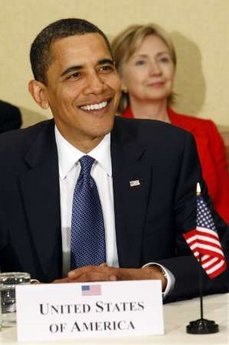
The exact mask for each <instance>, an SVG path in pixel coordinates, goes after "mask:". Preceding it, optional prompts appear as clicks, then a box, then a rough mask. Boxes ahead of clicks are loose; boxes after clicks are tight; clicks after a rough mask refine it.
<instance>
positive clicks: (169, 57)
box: [112, 24, 229, 223]
mask: <svg viewBox="0 0 229 345" xmlns="http://www.w3.org/2000/svg"><path fill="white" fill-rule="evenodd" d="M112 50H113V54H114V60H115V62H116V67H117V69H118V72H119V74H120V77H121V82H122V96H121V100H120V104H119V113H120V114H121V115H122V116H124V117H127V118H142V119H153V120H160V121H164V122H167V123H171V124H173V125H175V126H178V127H181V128H183V129H185V130H187V131H189V132H191V133H192V134H193V135H194V137H195V140H196V144H197V150H198V154H199V158H200V162H201V166H202V172H203V176H204V179H205V181H206V184H207V186H208V190H209V194H210V196H211V198H212V201H213V203H214V206H215V208H216V210H217V211H218V213H219V215H220V216H221V217H222V218H223V219H224V220H225V221H226V222H227V223H229V173H228V170H227V162H226V156H225V147H224V143H223V140H222V138H221V136H220V134H219V132H218V130H217V128H216V125H215V124H214V123H213V121H211V120H205V119H199V118H196V117H192V116H188V115H183V114H177V113H176V112H175V111H174V110H173V109H172V108H171V105H172V104H173V101H174V94H173V92H172V89H173V83H174V76H175V69H176V52H175V48H174V45H173V43H172V41H171V39H170V38H169V36H168V34H167V33H166V32H165V31H164V30H163V29H162V28H160V27H159V26H157V25H154V24H148V25H132V26H130V27H128V28H127V29H126V30H124V31H123V32H121V33H120V34H119V35H118V36H116V37H115V38H114V40H113V42H112ZM165 140H166V138H165Z"/></svg>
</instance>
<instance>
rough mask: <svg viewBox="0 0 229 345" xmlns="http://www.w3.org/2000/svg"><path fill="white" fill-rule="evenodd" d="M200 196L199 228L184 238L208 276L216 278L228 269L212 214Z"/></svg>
mask: <svg viewBox="0 0 229 345" xmlns="http://www.w3.org/2000/svg"><path fill="white" fill-rule="evenodd" d="M198 194H199V195H197V226H196V229H194V230H191V231H189V232H187V233H185V234H184V238H185V240H186V242H187V243H188V245H189V247H190V248H191V250H192V252H193V254H194V256H195V257H196V258H197V260H198V261H199V262H200V264H201V266H202V267H203V269H204V270H205V271H206V273H207V275H208V276H209V277H210V278H215V277H217V276H218V275H220V274H221V273H222V272H223V271H224V270H225V269H226V266H227V264H226V260H225V256H224V253H223V251H222V247H221V243H220V240H219V236H218V234H217V230H216V227H215V224H214V220H213V218H212V215H211V212H210V210H209V209H208V207H207V205H206V203H205V201H204V199H203V197H202V196H201V195H200V193H198Z"/></svg>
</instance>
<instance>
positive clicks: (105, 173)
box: [55, 127, 118, 275]
mask: <svg viewBox="0 0 229 345" xmlns="http://www.w3.org/2000/svg"><path fill="white" fill-rule="evenodd" d="M55 136H56V143H57V151H58V160H59V182H60V212H61V231H62V249H63V274H64V275H66V273H67V272H69V270H70V243H71V217H72V201H73V193H74V188H75V184H76V182H77V179H78V177H79V174H80V169H81V167H80V163H79V159H80V158H81V157H82V156H84V155H85V153H83V152H81V151H79V150H78V149H76V148H75V147H74V146H72V145H71V144H70V143H69V142H68V141H67V140H66V139H65V138H64V137H63V136H62V135H61V134H60V132H59V130H58V129H57V127H55ZM88 155H89V156H91V157H93V158H94V159H95V162H94V163H93V166H92V168H91V175H92V177H93V178H94V180H95V182H96V185H97V189H98V193H99V197H100V202H101V206H102V210H103V220H104V227H105V239H106V258H107V260H106V262H107V265H108V266H114V267H118V255H117V246H116V232H115V219H114V197H113V185H112V167H111V155H110V134H107V135H106V136H105V137H104V139H103V140H102V141H101V143H100V144H99V145H98V146H96V147H95V148H94V149H93V150H92V151H91V152H89V153H88Z"/></svg>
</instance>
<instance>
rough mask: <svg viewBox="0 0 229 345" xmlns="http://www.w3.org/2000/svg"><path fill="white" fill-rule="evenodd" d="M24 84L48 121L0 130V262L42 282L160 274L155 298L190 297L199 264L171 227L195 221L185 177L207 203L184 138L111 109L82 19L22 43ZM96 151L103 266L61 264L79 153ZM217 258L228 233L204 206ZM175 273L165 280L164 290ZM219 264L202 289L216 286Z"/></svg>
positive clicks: (102, 47)
mask: <svg viewBox="0 0 229 345" xmlns="http://www.w3.org/2000/svg"><path fill="white" fill-rule="evenodd" d="M30 58H31V64H32V69H33V73H34V80H32V81H31V82H30V83H29V90H30V92H31V94H32V96H33V98H34V99H35V101H36V102H37V103H38V104H39V105H40V106H41V107H42V108H43V109H46V108H48V107H50V108H51V110H52V113H53V117H54V120H48V121H45V122H41V123H39V124H37V125H34V126H32V127H30V128H26V129H23V130H19V131H16V132H15V131H14V132H13V133H9V134H4V135H2V136H1V138H0V266H1V270H2V271H12V270H15V271H17V270H18V271H27V272H30V273H31V275H32V277H33V278H37V279H39V280H41V281H43V282H51V281H54V280H55V281H56V282H68V281H81V282H82V281H97V280H101V281H102V280H125V279H126V280H128V279H161V281H162V288H163V290H165V291H166V294H167V297H166V298H167V301H172V300H177V299H183V298H189V297H193V296H196V295H198V272H199V264H198V262H197V260H196V259H195V258H194V257H193V255H192V254H191V251H190V250H189V248H188V246H187V245H186V243H185V241H184V239H183V236H182V234H183V233H184V232H187V231H189V230H191V229H193V228H195V226H196V195H195V189H196V184H197V182H200V184H201V187H202V194H203V196H204V197H205V199H206V201H207V203H208V204H209V207H211V202H210V200H209V198H208V195H207V191H206V187H205V184H204V182H203V180H202V177H201V171H200V166H199V161H198V157H197V153H196V148H195V144H194V140H193V137H192V135H191V134H189V133H187V132H185V131H183V130H181V129H178V128H176V127H173V126H170V125H168V124H165V123H162V122H158V121H149V120H128V119H123V118H119V117H115V116H114V114H115V112H116V109H117V106H118V102H119V96H120V81H119V78H118V75H117V72H116V70H115V66H114V61H113V59H112V54H111V51H110V47H109V43H108V41H107V39H106V37H105V36H104V34H103V33H102V32H101V31H100V30H99V29H98V28H97V27H96V26H94V25H93V24H91V23H89V22H87V21H84V20H81V19H64V20H60V21H57V22H55V23H52V24H50V25H49V26H48V27H46V28H45V29H44V30H43V31H42V32H41V33H40V34H39V35H38V36H37V37H36V39H35V41H34V42H33V44H32V47H31V54H30ZM85 154H86V155H91V156H92V157H93V158H95V159H96V163H95V164H94V165H93V169H92V170H93V171H91V175H93V174H94V175H93V176H94V179H95V181H96V184H97V187H98V192H99V195H100V199H101V205H102V210H103V217H104V225H105V234H106V254H107V255H106V257H107V259H106V263H101V265H98V266H94V265H89V266H85V267H81V268H75V269H71V272H69V271H70V260H69V257H70V252H71V248H70V244H69V243H70V240H69V237H70V227H71V224H70V223H71V204H72V199H73V189H74V184H75V182H76V180H77V177H78V176H79V171H80V166H79V163H78V161H79V158H80V157H82V156H83V155H85ZM213 216H214V220H215V222H216V225H217V229H218V232H219V236H220V238H221V241H222V244H223V246H224V248H225V253H226V254H228V241H229V231H228V228H227V226H226V225H225V224H224V222H223V221H222V220H221V219H220V218H219V217H218V216H217V214H215V213H214V211H213ZM174 279H175V286H174V287H173V283H174ZM228 281H229V280H228V271H225V272H224V273H223V274H221V275H220V276H219V277H218V278H216V279H214V280H210V279H209V278H208V277H207V276H206V275H205V274H204V292H205V293H214V292H225V291H228V288H229V286H228Z"/></svg>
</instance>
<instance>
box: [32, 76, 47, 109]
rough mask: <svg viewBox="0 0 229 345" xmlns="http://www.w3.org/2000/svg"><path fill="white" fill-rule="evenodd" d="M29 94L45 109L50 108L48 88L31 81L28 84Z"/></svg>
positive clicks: (38, 82)
mask: <svg viewBox="0 0 229 345" xmlns="http://www.w3.org/2000/svg"><path fill="white" fill-rule="evenodd" d="M28 89H29V92H30V93H31V95H32V97H33V99H34V101H35V102H36V103H37V104H38V105H39V106H40V107H41V108H43V109H48V108H49V102H48V97H47V91H46V86H45V85H44V84H43V83H41V82H40V81H37V80H31V81H30V82H29V84H28Z"/></svg>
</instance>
